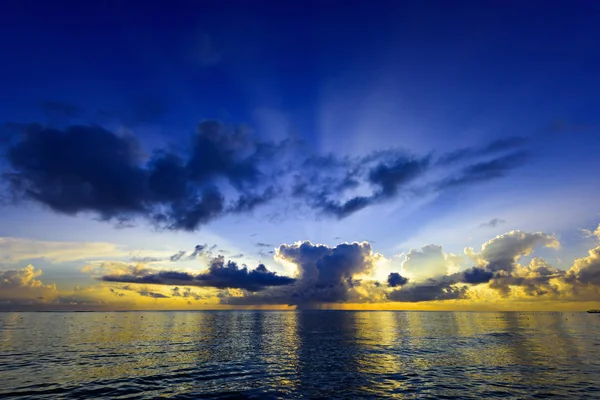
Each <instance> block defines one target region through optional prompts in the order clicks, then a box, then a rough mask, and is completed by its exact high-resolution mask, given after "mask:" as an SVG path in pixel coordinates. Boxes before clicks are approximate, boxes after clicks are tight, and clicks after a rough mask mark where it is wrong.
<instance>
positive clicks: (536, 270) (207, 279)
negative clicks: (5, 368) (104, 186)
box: [0, 230, 600, 308]
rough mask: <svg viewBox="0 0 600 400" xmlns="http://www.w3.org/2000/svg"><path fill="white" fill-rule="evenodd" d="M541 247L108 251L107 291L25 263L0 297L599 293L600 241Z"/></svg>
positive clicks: (525, 237) (205, 299)
mask: <svg viewBox="0 0 600 400" xmlns="http://www.w3.org/2000/svg"><path fill="white" fill-rule="evenodd" d="M596 232H600V230H597V231H596ZM592 236H594V235H592ZM599 239H600V238H599ZM543 247H546V248H558V247H559V241H558V239H557V238H556V237H555V236H552V235H548V234H544V233H541V232H537V233H526V232H522V231H512V232H508V233H505V234H503V235H499V236H497V237H495V238H493V239H491V240H489V241H488V242H486V243H484V244H483V245H482V246H481V248H480V249H479V250H478V251H476V250H475V249H473V248H466V249H465V250H464V254H462V255H459V254H447V253H445V252H444V251H443V248H442V246H437V245H427V246H424V247H423V248H422V249H421V250H417V249H413V250H411V251H410V252H408V253H407V254H406V255H405V256H404V259H403V260H402V262H401V263H399V264H398V265H395V266H394V265H392V264H390V260H388V259H386V258H385V257H384V256H382V255H381V254H378V253H375V252H373V249H372V248H371V245H370V244H369V243H368V242H361V243H359V242H354V243H342V244H339V245H337V246H333V247H331V246H327V245H324V244H313V243H311V242H308V241H304V242H297V243H293V244H282V245H280V246H279V247H278V248H277V249H276V252H275V255H274V260H275V261H277V262H279V263H281V264H285V265H288V266H294V267H295V274H294V276H291V277H288V276H282V275H279V274H277V273H275V272H272V271H269V270H268V269H267V268H266V266H264V265H262V264H261V265H259V266H258V267H256V268H255V269H249V268H248V267H246V266H245V265H242V266H239V265H238V264H237V263H235V262H233V261H226V260H225V258H224V257H223V256H219V257H215V258H213V259H212V260H210V261H209V263H208V268H207V269H205V270H203V271H200V272H189V271H176V270H160V269H155V268H150V267H148V266H146V265H143V264H135V265H130V264H127V263H124V262H114V261H113V262H105V263H101V264H95V265H93V266H90V267H88V268H87V269H86V271H88V272H91V273H92V274H94V275H95V276H96V278H97V279H98V280H99V281H100V282H101V286H100V287H102V288H103V290H104V292H102V293H104V294H105V295H103V296H104V297H102V298H101V299H99V298H98V297H97V296H96V295H97V294H98V293H100V289H98V288H94V287H93V286H92V287H91V288H89V289H87V290H82V289H78V290H73V291H71V292H70V293H68V294H66V293H62V292H61V291H59V290H58V289H57V288H56V287H55V286H54V285H46V284H44V283H42V282H41V281H40V280H39V279H38V278H39V276H40V275H41V271H40V270H37V269H35V268H34V267H32V266H27V267H25V268H22V269H13V270H6V271H0V304H2V306H3V307H4V308H6V307H7V305H13V306H14V305H19V304H21V305H23V304H29V305H35V304H48V303H50V304H55V305H61V304H72V305H74V306H75V305H81V307H85V306H86V305H87V306H88V307H91V306H93V305H94V306H102V307H110V305H111V304H113V302H114V301H117V300H118V301H120V302H122V301H125V300H126V299H127V298H129V297H130V296H131V295H135V296H137V298H143V299H147V300H146V301H151V302H152V303H148V304H150V307H160V304H167V303H161V302H173V301H175V302H177V301H181V303H177V304H181V305H185V304H187V305H194V304H212V305H215V306H216V305H219V306H228V307H239V306H276V305H283V306H295V307H298V308H318V307H322V306H323V305H327V304H342V303H372V304H379V303H393V302H400V303H424V302H436V304H441V303H440V302H446V303H443V304H455V303H452V302H457V301H458V302H463V303H461V304H464V302H471V303H469V304H472V305H473V308H477V304H478V302H481V301H487V302H490V301H491V302H498V303H503V302H510V301H519V302H523V301H534V300H543V301H545V302H552V301H555V302H584V301H585V302H599V301H600V245H599V246H597V247H595V248H593V249H591V250H589V253H588V255H587V256H585V257H582V258H578V259H576V260H575V261H574V262H573V263H572V265H571V266H570V268H568V269H566V270H565V269H559V268H555V267H553V266H552V265H550V264H549V263H548V262H547V261H545V260H544V259H542V258H539V257H534V258H531V259H530V260H529V261H527V262H525V263H522V259H523V258H524V257H526V256H532V255H533V253H534V252H535V250H536V249H539V248H543ZM198 249H201V247H197V248H196V250H198ZM192 254H193V253H192ZM385 263H387V265H388V267H389V266H390V265H391V266H392V267H393V268H397V271H394V272H391V273H389V276H388V277H387V279H386V280H385V281H384V282H381V281H378V280H376V279H375V278H374V276H376V275H377V270H378V268H381V265H383V264H385ZM193 288H195V289H193ZM106 294H107V295H106ZM95 296H96V297H95ZM447 302H450V303H447ZM169 304H170V303H169ZM456 304H458V303H456ZM503 304H506V303H503ZM399 307H400V308H402V306H401V305H400V306H399ZM463 308H464V307H463Z"/></svg>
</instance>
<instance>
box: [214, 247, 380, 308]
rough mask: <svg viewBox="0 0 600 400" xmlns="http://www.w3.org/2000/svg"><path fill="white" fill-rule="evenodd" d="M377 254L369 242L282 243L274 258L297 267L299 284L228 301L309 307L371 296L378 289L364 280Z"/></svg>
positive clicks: (233, 302) (228, 301) (232, 302)
mask: <svg viewBox="0 0 600 400" xmlns="http://www.w3.org/2000/svg"><path fill="white" fill-rule="evenodd" d="M377 257H378V255H377V254H374V253H373V251H372V249H371V245H370V244H369V243H367V242H362V243H358V242H354V243H342V244H339V245H337V246H335V247H329V246H327V245H323V244H312V243H311V242H308V241H305V242H297V243H294V244H282V245H281V246H279V248H277V251H276V253H275V259H277V260H279V261H281V262H284V263H288V264H293V265H294V266H295V267H296V277H295V278H296V281H295V282H294V284H293V285H291V286H290V287H289V288H285V289H278V288H273V289H269V290H267V291H265V292H264V293H261V294H259V295H249V296H245V297H239V298H236V299H225V300H224V302H226V303H228V304H261V303H266V304H272V303H279V304H294V305H297V306H301V307H303V306H310V305H314V304H319V303H339V302H344V301H348V300H350V299H354V300H355V301H360V300H361V298H362V299H363V300H362V301H364V299H365V298H366V297H368V296H369V288H372V289H375V288H376V287H377V286H376V285H375V284H373V283H372V282H367V281H365V280H363V279H361V278H362V277H365V276H368V275H369V274H370V273H371V272H372V271H373V268H374V262H375V260H376V259H377Z"/></svg>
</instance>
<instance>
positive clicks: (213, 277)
mask: <svg viewBox="0 0 600 400" xmlns="http://www.w3.org/2000/svg"><path fill="white" fill-rule="evenodd" d="M100 279H101V280H103V281H106V282H122V283H137V284H152V285H182V286H208V287H215V288H220V289H224V288H237V289H245V290H249V291H253V292H255V291H260V290H263V289H265V288H266V287H269V286H284V285H290V284H293V283H294V282H295V279H293V278H288V277H286V276H279V275H277V274H276V273H275V272H271V271H269V270H267V268H266V267H265V266H264V265H262V264H260V265H259V266H258V267H257V268H256V269H254V270H248V268H247V267H246V266H244V267H241V268H240V267H239V266H238V265H237V264H236V263H235V262H233V261H228V262H225V259H224V257H222V256H219V257H217V258H214V259H213V260H212V261H211V262H210V265H209V268H208V270H207V271H206V272H203V273H200V274H191V273H188V272H179V271H155V270H151V269H148V268H130V272H129V273H127V274H112V275H104V276H102V277H101V278H100Z"/></svg>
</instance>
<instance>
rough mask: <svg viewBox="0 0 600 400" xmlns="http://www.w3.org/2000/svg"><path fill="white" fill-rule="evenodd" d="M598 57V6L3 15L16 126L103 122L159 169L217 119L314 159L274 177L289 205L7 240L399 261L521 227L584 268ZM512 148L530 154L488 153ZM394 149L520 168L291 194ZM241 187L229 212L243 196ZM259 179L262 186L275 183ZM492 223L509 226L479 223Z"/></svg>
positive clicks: (599, 83)
mask: <svg viewBox="0 0 600 400" xmlns="http://www.w3.org/2000/svg"><path fill="white" fill-rule="evenodd" d="M599 42H600V3H598V2H595V1H576V2H575V1H554V2H542V1H531V2H522V1H519V2H518V1H488V2H484V1H478V2H450V1H375V2H366V1H344V2H342V1H339V2H338V1H298V2H281V1H215V2H208V1H187V2H186V1H147V2H143V3H139V4H138V3H134V2H125V1H95V2H86V1H84V2H75V1H73V2H69V1H55V2H45V1H5V2H4V3H3V4H2V6H1V11H0V54H2V57H1V59H2V61H1V62H0V88H2V89H1V92H0V93H1V95H0V121H2V122H3V123H4V122H6V123H18V124H29V123H41V124H45V125H46V126H51V127H55V128H59V129H63V128H66V127H67V126H69V125H72V124H84V125H100V126H102V127H103V128H105V129H108V130H110V131H112V132H117V133H118V134H123V133H124V132H127V133H128V134H132V135H134V136H135V137H137V138H138V140H139V142H140V143H141V146H142V148H143V150H145V151H146V154H147V155H148V154H150V153H151V151H152V150H153V149H157V148H158V149H170V150H172V149H177V151H179V150H180V149H182V148H184V149H185V148H186V147H187V146H188V144H187V141H188V140H189V138H190V136H191V135H192V134H193V132H194V131H195V129H196V128H195V126H196V124H197V123H198V122H199V121H202V120H205V119H217V120H220V121H222V122H223V123H225V124H244V125H246V126H248V127H250V128H251V129H252V131H253V137H255V138H258V139H260V140H262V141H279V140H282V139H284V138H286V137H293V138H294V139H295V140H300V141H302V143H303V144H301V145H297V147H295V148H294V149H293V150H291V153H292V154H291V155H288V156H286V159H285V160H282V161H273V163H274V164H275V166H274V165H271V164H269V165H268V166H266V167H265V168H266V170H262V172H263V173H264V174H267V175H268V174H270V173H272V174H274V175H278V176H279V175H282V174H284V172H282V171H281V169H282V168H283V167H284V166H285V168H284V169H286V172H285V174H287V175H286V177H285V178H282V180H278V181H276V183H275V188H276V189H275V191H276V192H277V193H283V192H285V195H282V196H275V195H273V193H269V194H270V195H273V197H274V199H273V201H267V202H266V203H265V204H261V205H260V206H257V207H256V208H252V210H251V211H250V212H248V213H245V212H244V213H239V214H234V215H233V214H230V213H227V212H225V213H223V215H219V216H218V217H216V218H214V219H211V220H210V221H209V222H208V223H206V224H204V223H202V224H199V225H198V226H197V227H195V230H193V231H192V232H187V231H185V230H178V229H175V230H166V231H156V230H155V229H154V228H152V227H151V226H150V224H149V223H148V221H147V219H145V218H144V216H141V217H140V216H139V215H138V214H136V216H135V218H134V220H135V222H136V223H137V224H138V225H137V227H133V228H124V229H115V228H114V218H113V219H112V220H111V221H112V222H111V221H97V219H98V212H95V211H94V210H96V211H97V210H98V209H97V208H93V207H92V212H87V213H86V212H80V211H81V210H82V209H85V210H88V211H89V209H90V207H88V208H85V207H83V208H81V207H80V208H77V207H78V206H77V207H75V210H76V211H77V212H72V213H71V215H64V214H65V212H60V210H59V212H58V213H57V212H55V211H56V210H55V211H52V210H51V209H50V208H53V207H52V206H49V205H48V202H46V203H44V202H43V201H42V202H40V201H37V202H36V201H33V202H31V201H29V202H24V203H23V204H19V205H17V206H13V205H6V206H4V207H3V209H4V210H5V212H4V214H5V215H6V216H5V217H4V223H3V224H2V227H1V228H0V236H12V237H24V238H30V239H38V240H51V239H52V240H66V241H73V240H89V241H104V242H106V241H108V242H115V243H118V244H120V245H123V246H127V247H128V248H130V249H134V250H135V251H138V252H139V251H146V250H147V249H149V248H160V249H163V250H165V251H167V250H173V249H182V248H183V249H190V248H193V246H194V245H195V244H197V243H202V242H210V241H212V242H218V243H219V244H220V246H222V247H223V248H227V249H229V251H231V252H232V253H238V252H239V253H244V254H245V255H246V261H247V262H248V263H249V264H253V263H254V262H255V261H258V259H263V261H264V258H265V257H264V255H258V254H256V248H255V247H254V246H255V242H257V241H260V242H263V243H268V244H272V245H273V246H276V245H278V244H281V243H284V242H287V243H290V242H293V241H295V240H305V239H306V240H311V241H314V242H325V243H330V244H335V243H337V242H340V241H354V240H370V241H373V242H374V243H375V244H374V245H373V246H374V247H375V248H376V249H377V250H378V251H380V252H382V253H384V254H385V255H387V256H390V257H391V256H392V255H394V254H399V253H401V252H406V251H408V250H409V249H410V248H416V247H420V246H423V245H426V244H429V243H436V244H441V245H444V246H445V248H446V249H448V250H449V251H454V252H461V251H462V248H463V247H465V246H475V247H477V246H480V245H481V243H482V242H483V241H485V240H488V239H489V238H491V237H493V236H494V235H497V234H499V233H502V232H506V231H509V230H512V229H523V230H530V231H538V230H544V231H547V232H551V233H556V234H557V235H560V236H561V237H562V238H563V240H562V242H563V244H564V245H565V244H566V245H565V246H564V248H563V250H562V251H564V252H565V257H567V256H571V255H574V254H580V253H581V251H582V249H584V248H585V245H581V244H580V243H579V238H580V236H579V229H580V228H591V227H592V226H593V225H594V224H595V223H597V222H598V217H599V215H598V213H599V212H600V210H599V209H598V201H597V199H598V195H599V194H600V193H599V192H600V190H599V188H598V185H597V182H598V178H597V171H598V167H600V161H599V159H598V157H597V154H598V151H599V150H600V141H599V140H598V138H599V127H600V117H599V114H598V110H599V109H600V75H599V74H598V71H600V51H599V50H598V43H599ZM9 130H10V129H5V130H4V131H3V135H5V137H6V138H8V135H9V133H8V131H9ZM514 138H523V140H522V142H519V143H518V144H516V145H515V144H513V145H511V146H508V147H506V148H503V149H501V150H500V151H498V153H495V152H493V151H490V152H489V153H486V150H485V149H486V148H488V146H490V145H493V143H498V142H497V141H498V140H508V141H510V140H512V139H514ZM514 143H516V142H514ZM392 148H393V149H396V151H399V150H398V149H403V150H402V151H403V152H404V153H403V154H410V155H411V157H412V156H414V157H416V158H417V159H421V158H423V159H425V158H427V157H428V156H429V157H431V159H430V163H431V164H435V165H438V164H436V162H437V161H435V160H437V159H438V158H440V157H442V156H444V155H447V154H450V153H452V152H453V151H456V150H459V149H465V148H469V149H470V150H469V151H471V152H472V154H475V155H477V154H478V155H479V156H481V157H483V158H484V159H485V160H487V161H492V160H494V159H496V157H500V156H512V155H513V154H517V153H518V154H517V155H519V157H520V158H514V159H513V158H509V159H502V160H501V161H502V163H503V166H502V171H501V172H498V173H497V175H494V173H496V172H494V171H492V172H493V173H489V171H488V172H486V174H487V175H485V177H484V178H481V177H478V178H477V179H470V180H468V181H467V180H465V181H464V182H463V183H461V184H445V185H441V184H440V186H439V187H443V188H444V189H443V190H442V189H439V190H438V189H436V190H431V188H432V187H436V188H437V187H438V186H436V185H438V184H439V182H449V181H450V180H453V179H454V180H456V179H459V178H458V175H456V174H460V171H461V169H460V168H468V167H469V166H470V165H474V164H475V163H476V162H478V161H481V160H480V159H476V156H473V155H471V156H469V157H474V158H468V157H467V156H465V157H467V158H464V159H462V160H463V161H464V163H463V164H460V165H461V166H460V167H458V166H455V167H452V168H455V172H456V174H455V173H454V172H448V171H450V167H447V166H445V165H442V166H441V167H440V166H439V165H438V166H437V167H436V168H437V169H436V168H432V170H431V172H430V175H428V176H427V177H423V178H418V179H419V181H418V182H417V183H418V184H416V186H418V188H412V189H411V190H408V191H406V192H405V191H403V190H400V191H395V189H394V190H391V191H390V192H385V190H384V186H381V188H379V189H381V190H382V193H383V192H385V193H383V194H376V193H377V191H378V190H379V189H378V187H379V186H377V184H378V182H379V181H377V180H376V179H377V178H373V176H374V175H373V174H371V175H369V173H365V176H364V177H363V178H362V179H363V180H362V181H360V179H359V181H360V182H359V183H360V185H359V186H358V187H355V188H354V189H356V192H354V193H350V194H348V193H346V192H344V193H341V192H340V193H338V192H334V193H328V196H327V199H328V200H329V201H333V202H336V204H338V205H339V206H342V205H344V203H345V202H346V201H347V200H351V199H352V197H354V196H359V197H361V196H362V197H368V198H369V199H370V200H365V201H368V203H369V205H368V206H365V207H361V208H360V209H358V210H356V212H349V213H348V214H347V215H346V214H344V215H343V218H337V217H336V215H338V216H339V213H340V212H341V211H335V212H334V211H331V207H330V208H329V209H326V205H324V204H325V203H324V200H323V199H322V198H320V197H319V196H318V194H319V193H321V191H324V190H329V189H331V187H332V186H331V185H333V184H332V183H331V182H329V183H327V182H325V183H320V185H322V186H319V187H318V188H313V189H312V192H311V193H310V194H306V193H304V194H303V196H304V197H302V196H300V197H298V196H299V195H298V194H294V193H293V192H292V191H289V192H286V190H287V189H290V188H291V187H292V186H293V182H294V181H293V179H292V177H291V175H290V174H296V173H298V174H300V175H303V176H304V177H305V178H306V177H308V181H309V182H311V183H312V181H314V180H313V179H312V178H311V175H310V174H309V173H308V172H307V171H306V166H305V165H306V164H303V163H304V160H305V159H306V158H307V157H310V156H326V155H328V154H333V155H334V157H336V159H342V158H343V156H345V155H350V156H353V157H367V156H369V155H372V154H378V153H376V152H377V151H380V150H389V149H392ZM174 151H175V150H174ZM494 151H496V150H494ZM57 152H58V153H60V150H57ZM282 152H283V151H282ZM374 152H375V153H374ZM55 154H56V152H55ZM521 155H522V157H521ZM59 158H60V157H59ZM374 160H375V159H374ZM381 160H383V161H381ZM378 162H381V163H382V165H383V164H385V165H386V166H388V167H389V166H390V165H392V164H394V162H395V161H394V160H390V159H385V160H384V159H379V158H378V159H377V160H375V161H373V163H374V164H373V165H371V164H369V168H373V169H372V170H375V169H376V167H377V166H376V163H378ZM2 164H3V168H9V167H11V165H9V164H10V163H9V162H7V160H4V161H2ZM53 165H55V164H53ZM12 167H14V165H12ZM329 168H330V167H316V169H315V170H314V171H312V173H313V174H316V175H317V176H322V175H324V174H325V172H326V171H329ZM488 168H491V167H490V166H488ZM9 169H10V168H9ZM325 170H326V171H325ZM115 171H116V172H114V173H113V175H114V176H116V175H119V174H120V173H119V172H118V171H119V170H118V168H117V167H115ZM324 171H325V172H324ZM428 171H429V170H428ZM453 171H454V170H453ZM94 173H95V172H94ZM419 176H420V175H419ZM478 176H479V175H478ZM226 178H227V179H230V181H229V184H232V185H233V186H234V189H232V188H231V187H230V186H228V185H229V184H226V185H225V186H226V187H222V188H221V190H222V191H223V193H225V194H227V196H226V198H227V199H228V200H229V199H230V198H229V197H228V194H229V193H234V192H235V190H238V189H239V188H235V183H232V182H233V181H231V179H233V178H232V177H231V175H227V176H226ZM338 178H339V177H338ZM388 178H389V176H388ZM394 179H395V178H394ZM407 179H408V178H407ZM421 179H422V180H421ZM250 182H251V180H248V181H245V183H244V184H245V185H250ZM336 182H337V181H336ZM411 182H413V183H414V181H411ZM220 183H221V181H219V184H220ZM260 184H262V181H261V182H260ZM260 184H259V183H256V182H253V181H252V185H256V186H252V187H251V188H250V189H256V188H257V187H261V188H262V189H264V188H266V187H267V186H268V184H267V183H265V184H264V187H263V186H260ZM369 185H371V186H369ZM373 186H374V187H375V189H373ZM203 188H204V186H203ZM250 189H248V186H245V187H244V189H243V190H242V191H241V192H240V193H242V192H243V193H246V190H250ZM262 189H260V190H262ZM413 189H414V190H413ZM202 190H204V189H202ZM232 190H233V191H234V192H232ZM240 190H241V189H240ZM256 190H258V189H256ZM317 192H318V193H317ZM392 192H393V193H392ZM235 193H237V192H235ZM261 193H262V191H261ZM265 193H266V192H265ZM253 194H258V192H256V193H255V192H253ZM336 195H339V197H335V196H336ZM332 196H333V197H332ZM369 196H372V198H371V197H369ZM269 197H270V196H269ZM235 198H236V197H235V196H233V197H232V198H231V199H235ZM30 200H31V199H30ZM232 201H233V200H232ZM36 203H37V204H36ZM39 203H42V204H41V205H40V204H39ZM316 203H318V204H317V205H315V204H316ZM297 204H300V206H298V207H297ZM328 204H329V203H328ZM54 208H56V207H54ZM85 210H84V211H85ZM327 210H330V211H327ZM111 212H112V211H111ZM136 212H137V211H136ZM336 213H338V214H336ZM142 214H143V213H142ZM119 215H120V214H119ZM111 217H112V216H111ZM495 218H497V219H499V220H502V221H504V222H501V223H498V224H497V225H496V226H488V227H482V226H481V225H482V224H485V223H486V222H488V221H491V220H493V219H495ZM196 228H197V229H196ZM254 234H256V235H255V236H251V235H254ZM582 246H583V247H582ZM554 257H555V258H556V255H554ZM266 258H267V259H268V258H269V256H266ZM567 258H568V257H567ZM268 262H270V261H268ZM556 262H557V263H559V265H560V261H556ZM562 267H568V265H562ZM52 268H57V269H58V268H62V267H60V266H55V267H52Z"/></svg>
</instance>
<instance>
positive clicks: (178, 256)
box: [169, 250, 185, 262]
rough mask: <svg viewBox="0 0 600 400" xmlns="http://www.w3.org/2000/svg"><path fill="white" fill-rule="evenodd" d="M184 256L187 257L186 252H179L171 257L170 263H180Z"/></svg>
mask: <svg viewBox="0 0 600 400" xmlns="http://www.w3.org/2000/svg"><path fill="white" fill-rule="evenodd" d="M184 255H185V251H184V250H181V251H178V252H177V253H175V254H173V255H172V256H171V257H169V261H171V262H175V261H179V260H181V258H182V257H183V256H184Z"/></svg>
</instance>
